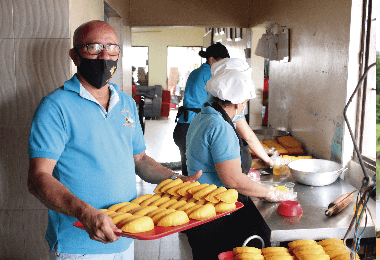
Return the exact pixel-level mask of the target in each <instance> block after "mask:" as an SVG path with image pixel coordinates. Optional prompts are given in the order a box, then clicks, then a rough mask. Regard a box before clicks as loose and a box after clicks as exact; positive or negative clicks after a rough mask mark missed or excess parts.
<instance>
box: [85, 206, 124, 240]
mask: <svg viewBox="0 0 380 260" xmlns="http://www.w3.org/2000/svg"><path fill="white" fill-rule="evenodd" d="M79 221H81V222H82V224H83V226H84V228H85V229H86V231H87V233H88V235H89V237H90V238H91V239H92V240H96V241H99V242H102V243H104V244H108V243H112V242H115V241H117V240H118V239H119V237H118V236H116V235H115V233H114V231H116V230H118V228H117V227H116V225H115V224H114V223H113V222H112V219H111V218H110V217H109V216H107V215H106V214H105V213H104V212H102V211H100V210H97V209H95V208H90V209H87V210H86V211H85V212H83V214H82V217H81V218H80V219H79Z"/></svg>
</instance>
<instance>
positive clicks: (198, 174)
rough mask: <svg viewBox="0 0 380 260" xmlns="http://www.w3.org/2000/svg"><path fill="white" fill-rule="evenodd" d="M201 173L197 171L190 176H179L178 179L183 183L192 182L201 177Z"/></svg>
mask: <svg viewBox="0 0 380 260" xmlns="http://www.w3.org/2000/svg"><path fill="white" fill-rule="evenodd" d="M202 173H203V172H202V170H199V171H198V172H197V173H196V174H194V175H191V176H185V175H180V176H178V178H180V179H182V180H183V182H186V181H190V182H194V181H196V180H197V179H199V178H200V177H201V175H202Z"/></svg>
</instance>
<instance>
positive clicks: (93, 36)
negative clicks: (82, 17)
mask: <svg viewBox="0 0 380 260" xmlns="http://www.w3.org/2000/svg"><path fill="white" fill-rule="evenodd" d="M99 37H102V38H109V39H108V41H110V42H108V43H107V44H118V39H117V34H116V32H115V30H114V29H113V28H112V27H111V26H110V25H109V24H108V23H106V22H103V21H99V20H93V21H89V22H87V23H84V24H82V25H81V26H79V27H78V28H77V29H76V30H75V31H74V36H73V43H74V46H77V45H81V44H88V43H97V42H98V41H97V39H98V38H99ZM115 41H116V42H115Z"/></svg>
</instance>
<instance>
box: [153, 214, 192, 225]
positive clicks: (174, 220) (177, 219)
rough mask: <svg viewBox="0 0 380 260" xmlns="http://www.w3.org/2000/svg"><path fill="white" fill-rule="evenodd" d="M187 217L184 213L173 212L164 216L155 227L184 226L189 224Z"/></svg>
mask: <svg viewBox="0 0 380 260" xmlns="http://www.w3.org/2000/svg"><path fill="white" fill-rule="evenodd" d="M189 221H190V220H189V217H188V216H187V215H186V213H185V212H184V211H175V212H172V213H169V214H168V215H166V216H164V217H163V218H162V219H160V221H158V223H157V226H159V227H175V226H179V225H183V224H186V223H187V222H189Z"/></svg>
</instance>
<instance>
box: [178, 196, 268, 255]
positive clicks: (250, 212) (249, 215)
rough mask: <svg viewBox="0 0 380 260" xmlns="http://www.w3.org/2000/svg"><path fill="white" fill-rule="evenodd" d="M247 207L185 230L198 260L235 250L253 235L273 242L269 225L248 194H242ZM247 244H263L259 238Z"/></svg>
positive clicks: (260, 246) (254, 245)
mask: <svg viewBox="0 0 380 260" xmlns="http://www.w3.org/2000/svg"><path fill="white" fill-rule="evenodd" d="M239 201H240V202H242V203H243V204H244V207H243V208H241V209H239V210H237V211H235V212H233V213H231V214H229V215H226V216H224V217H221V218H218V219H215V220H213V221H211V222H208V223H205V224H202V225H200V226H197V227H194V228H191V229H189V230H185V231H184V233H185V234H186V235H187V237H188V240H189V244H190V246H191V249H192V252H193V258H194V259H196V260H203V259H204V260H206V259H207V260H212V259H218V255H219V254H220V253H222V252H226V251H232V249H233V248H235V247H240V246H242V245H243V243H244V241H245V240H246V239H247V238H248V237H250V236H253V235H258V236H260V237H261V238H262V239H263V240H264V243H265V246H270V229H269V227H268V225H267V224H266V223H265V221H264V219H263V218H262V216H261V214H260V212H259V211H258V210H257V208H256V206H255V204H254V203H253V202H252V200H251V199H250V198H249V197H246V196H242V195H239ZM247 246H253V247H257V248H260V249H261V248H262V245H261V242H260V241H259V240H257V239H254V240H251V241H250V242H249V243H248V244H247Z"/></svg>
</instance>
